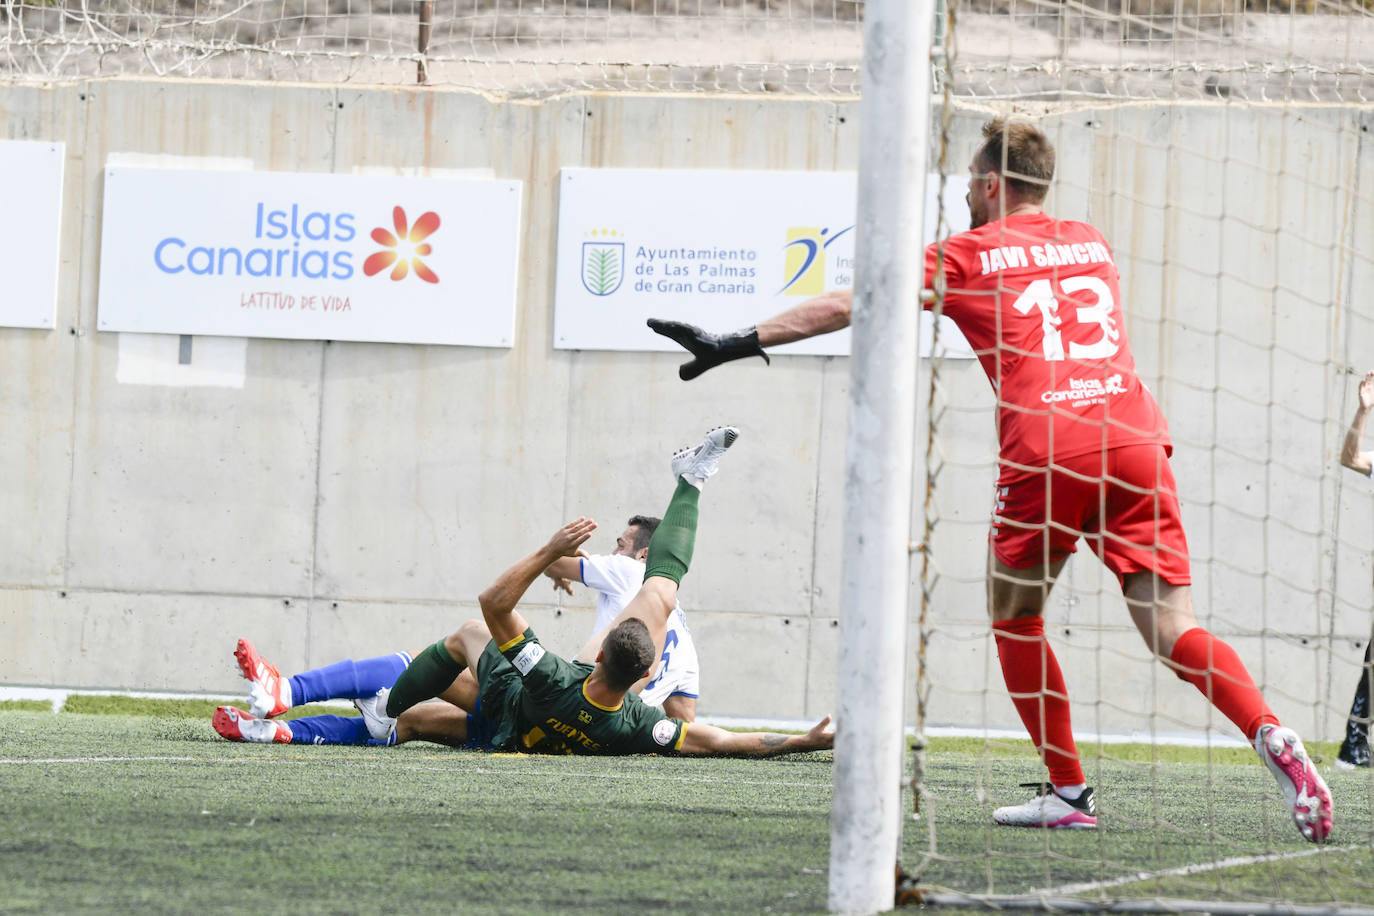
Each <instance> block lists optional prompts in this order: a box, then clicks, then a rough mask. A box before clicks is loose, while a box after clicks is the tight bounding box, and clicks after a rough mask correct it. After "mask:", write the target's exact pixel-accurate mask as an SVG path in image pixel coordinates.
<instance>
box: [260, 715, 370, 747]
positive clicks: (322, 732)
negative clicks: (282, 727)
mask: <svg viewBox="0 0 1374 916" xmlns="http://www.w3.org/2000/svg"><path fill="white" fill-rule="evenodd" d="M286 725H287V727H288V728H290V729H291V743H292V744H350V745H368V746H370V747H376V746H379V745H390V744H395V743H396V733H395V732H394V731H393V732H392V733H391V737H390V738H388V739H387V740H386V741H378V740H376V739H375V738H373V737H372V736H371V735H369V734H368V733H367V723H366V722H364V721H363V717H362V716H305V717H303V718H300V719H292V720H291V721H290V722H287V723H286Z"/></svg>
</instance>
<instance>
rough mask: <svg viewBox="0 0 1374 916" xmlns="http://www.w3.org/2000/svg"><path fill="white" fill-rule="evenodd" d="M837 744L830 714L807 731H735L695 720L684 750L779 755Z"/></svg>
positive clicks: (684, 739) (815, 749)
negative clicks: (778, 732)
mask: <svg viewBox="0 0 1374 916" xmlns="http://www.w3.org/2000/svg"><path fill="white" fill-rule="evenodd" d="M834 746H835V730H834V729H833V728H831V727H830V717H829V716H826V717H825V718H824V719H822V720H821V721H819V722H817V723H816V724H815V725H813V726H812V727H811V730H810V731H809V732H807V733H806V734H804V735H778V734H774V733H773V732H731V731H726V730H725V729H723V728H716V727H715V726H714V725H703V724H701V723H699V722H693V723H692V724H691V725H689V726H687V736H686V737H685V738H683V740H682V753H683V754H692V755H702V754H733V755H736V756H740V757H777V756H779V755H781V754H798V753H801V752H802V751H824V750H829V749H830V748H832V747H834Z"/></svg>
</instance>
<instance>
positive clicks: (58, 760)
mask: <svg viewBox="0 0 1374 916" xmlns="http://www.w3.org/2000/svg"><path fill="white" fill-rule="evenodd" d="M199 759H201V758H199V757H8V758H4V759H0V763H132V762H135V761H140V762H142V761H149V760H173V761H185V760H199Z"/></svg>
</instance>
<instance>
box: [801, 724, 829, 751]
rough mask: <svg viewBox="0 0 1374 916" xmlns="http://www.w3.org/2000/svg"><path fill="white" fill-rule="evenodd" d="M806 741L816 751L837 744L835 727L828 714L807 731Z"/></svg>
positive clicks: (827, 748)
mask: <svg viewBox="0 0 1374 916" xmlns="http://www.w3.org/2000/svg"><path fill="white" fill-rule="evenodd" d="M806 743H807V746H808V747H810V748H811V749H812V750H814V751H825V750H829V749H830V748H832V747H834V746H835V727H834V725H833V724H831V721H830V717H829V716H826V717H825V718H824V719H822V720H821V721H819V722H817V723H816V724H815V725H813V726H811V730H810V731H809V732H807V733H806Z"/></svg>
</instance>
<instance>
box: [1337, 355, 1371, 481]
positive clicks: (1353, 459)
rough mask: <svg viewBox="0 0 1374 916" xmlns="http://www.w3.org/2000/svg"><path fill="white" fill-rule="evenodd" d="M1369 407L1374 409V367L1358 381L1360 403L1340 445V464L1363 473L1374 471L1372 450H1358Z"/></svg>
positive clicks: (1362, 437)
mask: <svg viewBox="0 0 1374 916" xmlns="http://www.w3.org/2000/svg"><path fill="white" fill-rule="evenodd" d="M1371 409H1374V369H1371V370H1370V371H1369V372H1367V373H1365V377H1364V379H1363V380H1362V381H1361V382H1360V403H1359V406H1357V407H1356V408H1355V419H1353V420H1351V421H1350V429H1348V430H1346V433H1345V442H1344V443H1343V444H1342V445H1341V464H1343V465H1344V466H1346V467H1348V468H1350V470H1352V471H1359V472H1360V473H1361V474H1365V475H1369V474H1370V473H1371V472H1374V452H1362V451H1360V442H1362V441H1363V440H1364V427H1365V421H1367V420H1368V419H1369V411H1370V410H1371Z"/></svg>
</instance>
